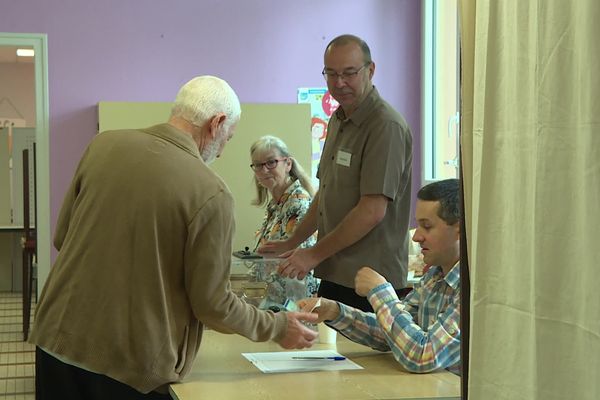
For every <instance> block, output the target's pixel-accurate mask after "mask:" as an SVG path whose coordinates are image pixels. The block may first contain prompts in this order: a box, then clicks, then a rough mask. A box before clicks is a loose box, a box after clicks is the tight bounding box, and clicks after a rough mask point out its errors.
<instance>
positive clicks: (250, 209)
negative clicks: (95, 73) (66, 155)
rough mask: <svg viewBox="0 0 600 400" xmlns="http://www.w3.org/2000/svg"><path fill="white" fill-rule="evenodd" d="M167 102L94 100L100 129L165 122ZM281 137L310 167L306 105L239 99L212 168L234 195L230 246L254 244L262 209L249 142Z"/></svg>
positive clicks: (168, 109)
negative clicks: (237, 114) (237, 116)
mask: <svg viewBox="0 0 600 400" xmlns="http://www.w3.org/2000/svg"><path fill="white" fill-rule="evenodd" d="M170 109H171V103H145V102H142V103H129V102H100V103H98V122H99V124H98V126H99V130H100V132H102V131H105V130H110V129H124V128H143V127H147V126H151V125H154V124H157V123H161V122H165V121H167V119H168V118H169V113H170ZM264 135H274V136H278V137H280V138H281V139H283V140H284V141H285V142H286V143H287V145H288V147H289V149H290V152H291V153H292V155H293V156H294V157H295V158H296V159H297V160H298V161H299V162H300V164H301V165H302V166H303V167H304V169H305V170H306V171H307V172H308V171H310V158H311V151H312V150H311V135H310V105H308V104H242V117H241V120H240V122H239V124H238V125H237V128H236V130H235V134H234V136H233V138H232V139H231V141H229V142H228V143H227V145H226V146H225V150H224V152H223V154H222V155H221V157H220V158H219V159H217V160H216V161H215V162H214V163H212V164H211V168H213V169H214V171H215V172H216V173H217V174H219V175H220V176H221V177H222V178H223V180H224V181H225V182H226V183H227V185H228V186H229V188H230V189H231V192H232V193H233V197H234V199H235V221H236V233H235V236H234V240H233V249H234V250H238V249H242V248H244V247H245V246H248V247H253V245H254V243H255V233H256V231H257V230H258V229H259V228H260V225H261V223H262V219H263V216H264V209H260V208H257V207H256V206H252V205H251V204H250V202H251V201H252V200H253V199H254V196H255V195H256V192H255V189H254V183H253V180H252V177H253V172H252V170H251V169H250V167H249V165H250V145H251V144H252V143H253V142H254V141H255V140H257V139H258V138H259V137H261V136H264Z"/></svg>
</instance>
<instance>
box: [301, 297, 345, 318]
mask: <svg viewBox="0 0 600 400" xmlns="http://www.w3.org/2000/svg"><path fill="white" fill-rule="evenodd" d="M297 304H298V306H299V307H300V310H301V311H305V312H313V313H316V314H317V315H318V316H319V318H318V320H317V322H323V321H333V320H334V319H336V318H337V317H338V316H339V315H340V306H339V305H338V303H337V301H333V300H329V299H326V298H324V297H308V298H306V299H302V300H298V303H297Z"/></svg>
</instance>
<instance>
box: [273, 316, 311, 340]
mask: <svg viewBox="0 0 600 400" xmlns="http://www.w3.org/2000/svg"><path fill="white" fill-rule="evenodd" d="M286 317H287V327H286V331H285V336H284V337H283V338H281V339H280V340H279V341H278V342H277V343H279V345H280V346H281V347H283V348H284V349H304V348H305V347H311V346H312V345H313V343H314V342H315V340H316V339H317V332H315V331H313V330H312V329H310V328H308V327H307V326H306V325H304V323H311V324H316V323H317V319H318V315H317V314H314V313H306V312H287V313H286Z"/></svg>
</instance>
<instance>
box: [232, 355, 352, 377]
mask: <svg viewBox="0 0 600 400" xmlns="http://www.w3.org/2000/svg"><path fill="white" fill-rule="evenodd" d="M242 355H243V356H244V357H245V358H246V359H248V361H250V362H251V363H252V364H254V365H255V366H256V368H258V369H260V370H261V371H262V372H264V373H266V374H271V373H281V372H307V371H341V370H345V369H363V367H361V366H360V365H358V364H356V363H355V362H354V361H351V360H349V359H347V358H345V357H344V356H342V355H341V354H339V353H338V352H336V351H333V350H312V351H274V352H267V353H242ZM295 357H297V358H300V359H295ZM309 357H313V358H309Z"/></svg>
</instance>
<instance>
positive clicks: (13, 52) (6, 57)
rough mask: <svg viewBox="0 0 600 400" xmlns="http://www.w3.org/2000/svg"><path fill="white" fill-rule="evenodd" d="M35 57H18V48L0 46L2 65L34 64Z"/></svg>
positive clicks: (0, 61)
mask: <svg viewBox="0 0 600 400" xmlns="http://www.w3.org/2000/svg"><path fill="white" fill-rule="evenodd" d="M34 58H35V57H17V47H16V46H0V63H9V64H14V63H19V64H22V63H32V62H33V60H34Z"/></svg>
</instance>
